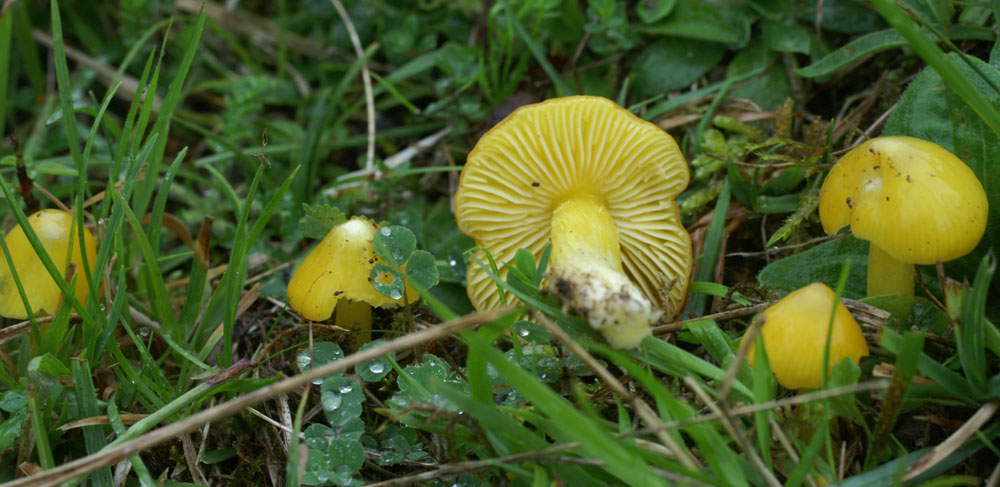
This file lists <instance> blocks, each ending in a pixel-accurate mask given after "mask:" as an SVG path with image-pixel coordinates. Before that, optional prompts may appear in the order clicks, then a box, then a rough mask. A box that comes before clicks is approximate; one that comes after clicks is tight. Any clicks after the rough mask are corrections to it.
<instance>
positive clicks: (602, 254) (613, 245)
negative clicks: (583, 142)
mask: <svg viewBox="0 0 1000 487" xmlns="http://www.w3.org/2000/svg"><path fill="white" fill-rule="evenodd" d="M551 237H552V254H551V256H550V264H549V272H548V276H547V287H548V289H549V291H550V292H552V293H554V294H555V295H556V296H558V297H559V299H560V300H562V302H563V304H565V305H567V306H568V307H569V308H570V309H572V310H573V311H576V312H577V313H580V314H582V315H584V316H586V317H587V320H588V321H589V322H590V326H591V327H593V328H594V329H595V330H597V331H599V332H601V334H602V335H604V337H605V338H606V339H607V340H608V343H609V344H610V345H611V346H612V347H615V348H633V347H636V346H638V345H639V343H641V342H642V340H643V339H644V338H645V337H646V336H648V335H649V331H650V328H649V327H650V324H652V323H653V322H655V321H656V320H657V319H658V318H659V317H660V315H661V314H662V311H660V310H654V309H653V305H652V304H651V303H650V301H649V299H647V298H646V297H645V296H644V295H643V294H642V291H640V290H639V288H638V287H637V286H636V285H635V284H633V283H632V281H631V280H630V279H629V278H628V276H626V275H625V273H624V272H623V271H622V263H621V248H620V244H619V242H618V232H617V229H616V228H615V224H614V221H613V220H612V219H611V215H610V214H609V213H608V209H607V208H606V207H605V205H604V203H603V202H602V201H600V200H598V199H597V198H595V197H592V196H589V195H583V196H577V197H574V198H570V199H568V200H566V201H564V202H563V203H561V204H560V205H559V206H558V207H557V208H556V209H555V211H554V212H553V213H552V234H551Z"/></svg>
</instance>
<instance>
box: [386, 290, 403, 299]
mask: <svg viewBox="0 0 1000 487" xmlns="http://www.w3.org/2000/svg"><path fill="white" fill-rule="evenodd" d="M389 297H390V298H392V299H399V298H402V297H403V292H402V291H400V290H399V289H393V290H392V291H389Z"/></svg>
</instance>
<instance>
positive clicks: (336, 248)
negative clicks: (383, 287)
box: [288, 216, 418, 321]
mask: <svg viewBox="0 0 1000 487" xmlns="http://www.w3.org/2000/svg"><path fill="white" fill-rule="evenodd" d="M377 229H378V226H377V225H375V224H374V223H373V222H371V221H369V220H368V219H367V218H363V217H357V216H356V217H354V218H351V219H350V220H348V221H346V222H344V223H341V224H340V225H337V226H336V227H333V229H332V230H330V233H328V234H326V237H324V238H323V240H322V241H320V243H319V245H317V246H316V247H315V248H314V249H312V251H311V252H309V255H307V256H306V258H305V259H303V260H302V263H301V264H299V267H298V268H297V269H295V272H294V273H293V274H292V279H291V280H290V281H288V304H290V305H291V306H292V308H293V309H294V310H295V311H297V312H298V313H299V314H300V315H302V317H303V318H305V319H307V320H312V321H323V320H326V319H329V318H330V316H331V315H332V314H333V309H334V308H335V307H336V306H337V302H338V301H340V300H341V299H350V300H353V301H364V302H366V303H368V304H370V305H372V306H375V307H382V308H384V307H395V306H399V305H402V304H403V298H402V296H400V298H399V299H391V298H389V297H388V296H385V295H383V294H382V293H380V292H378V291H376V290H375V287H374V286H372V283H371V282H370V281H369V276H370V275H371V271H372V268H373V267H374V266H375V264H376V263H378V262H380V261H381V260H382V259H380V258H379V256H378V255H376V254H375V250H374V249H373V248H372V239H373V238H374V237H375V231H376V230H377ZM406 297H407V299H408V300H409V301H410V302H413V301H415V300H416V299H417V297H418V296H417V293H416V291H414V290H413V288H411V287H410V286H406Z"/></svg>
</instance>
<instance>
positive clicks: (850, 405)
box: [827, 357, 865, 425]
mask: <svg viewBox="0 0 1000 487" xmlns="http://www.w3.org/2000/svg"><path fill="white" fill-rule="evenodd" d="M859 378H861V368H860V367H858V365H857V364H855V363H854V362H853V361H852V360H851V359H850V357H844V359H843V360H841V361H840V363H838V364H837V365H835V366H834V367H833V373H832V374H830V381H829V382H828V384H827V385H828V386H829V387H830V388H836V387H844V386H852V385H855V384H857V383H858V379H859ZM829 404H830V409H831V411H832V412H833V414H835V415H837V416H843V417H845V418H849V419H851V420H853V421H854V422H855V423H857V424H861V425H863V424H865V422H864V418H863V417H862V416H861V410H860V409H858V404H857V402H856V400H855V398H854V395H852V394H844V395H841V396H835V397H832V398H830V403H829Z"/></svg>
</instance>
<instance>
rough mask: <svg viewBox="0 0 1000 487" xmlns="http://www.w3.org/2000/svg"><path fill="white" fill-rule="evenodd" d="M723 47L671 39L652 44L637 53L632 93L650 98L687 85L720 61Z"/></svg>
mask: <svg viewBox="0 0 1000 487" xmlns="http://www.w3.org/2000/svg"><path fill="white" fill-rule="evenodd" d="M725 52H726V49H725V47H724V46H723V45H722V44H719V43H715V42H707V41H700V40H695V39H684V38H676V37H675V38H670V39H666V40H662V41H659V42H656V43H655V44H652V45H650V46H648V47H646V49H644V50H643V51H642V53H640V54H639V57H637V58H636V60H635V63H634V64H633V67H632V76H633V79H632V90H633V91H634V92H635V96H637V97H639V98H649V97H652V96H655V95H659V94H662V93H665V92H668V91H672V90H677V89H680V88H683V87H686V86H688V85H690V84H691V83H692V82H693V81H695V80H696V79H698V78H699V77H701V76H702V75H704V74H705V73H706V72H708V70H709V69H711V68H712V66H714V65H715V63H717V62H719V60H720V59H722V55H723V54H725Z"/></svg>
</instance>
